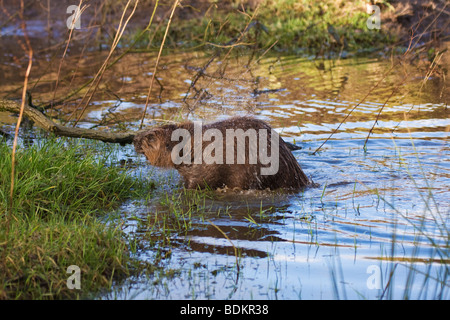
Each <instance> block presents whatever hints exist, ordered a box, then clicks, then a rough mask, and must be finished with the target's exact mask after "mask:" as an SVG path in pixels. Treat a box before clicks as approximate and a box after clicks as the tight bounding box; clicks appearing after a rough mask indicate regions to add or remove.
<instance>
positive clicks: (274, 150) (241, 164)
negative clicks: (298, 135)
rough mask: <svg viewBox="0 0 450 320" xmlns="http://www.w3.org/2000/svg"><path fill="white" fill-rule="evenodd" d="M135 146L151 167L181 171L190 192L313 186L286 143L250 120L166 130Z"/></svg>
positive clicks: (148, 134) (138, 138)
mask: <svg viewBox="0 0 450 320" xmlns="http://www.w3.org/2000/svg"><path fill="white" fill-rule="evenodd" d="M133 143H134V146H135V149H136V152H138V153H142V154H144V155H145V156H146V158H147V159H148V161H149V162H150V164H152V165H154V166H157V167H162V168H174V169H176V170H178V172H179V173H180V174H181V176H182V177H183V179H184V183H185V187H186V188H188V189H197V188H201V189H202V188H211V189H217V188H224V187H227V188H230V189H234V188H239V189H242V190H248V189H259V190H264V189H272V190H274V189H279V188H283V189H291V190H298V189H301V188H303V187H305V186H307V185H309V184H310V181H309V180H308V178H307V177H306V175H305V174H304V172H303V171H302V169H301V167H300V165H299V164H298V162H297V161H296V159H295V158H294V156H293V155H292V153H291V151H290V150H289V147H288V145H287V144H286V143H285V142H284V141H283V139H281V137H279V136H278V134H277V133H276V132H275V131H274V130H272V129H271V127H270V126H269V125H267V124H266V123H265V122H263V121H261V120H257V119H254V118H252V117H234V118H230V119H227V120H223V121H218V122H214V123H211V124H203V125H202V124H199V123H198V122H195V123H193V122H185V123H181V124H176V125H175V124H169V125H164V126H161V127H157V128H153V129H150V130H148V131H144V132H141V133H139V134H137V135H136V137H135V138H134V142H133Z"/></svg>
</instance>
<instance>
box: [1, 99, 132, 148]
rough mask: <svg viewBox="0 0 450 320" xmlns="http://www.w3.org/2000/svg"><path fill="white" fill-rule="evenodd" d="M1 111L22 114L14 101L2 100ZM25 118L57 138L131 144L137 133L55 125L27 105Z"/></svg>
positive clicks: (18, 105)
mask: <svg viewBox="0 0 450 320" xmlns="http://www.w3.org/2000/svg"><path fill="white" fill-rule="evenodd" d="M0 111H8V112H14V113H18V112H20V104H19V103H17V102H15V101H12V100H5V99H0ZM23 113H24V116H26V117H27V118H28V119H30V120H32V121H33V122H34V123H35V124H36V125H37V126H38V127H40V128H42V129H43V130H45V131H47V132H52V133H54V134H55V135H57V136H64V137H72V138H86V139H93V140H100V141H103V142H111V143H120V144H122V145H123V144H131V143H133V138H134V136H135V135H136V134H137V133H138V132H137V131H132V132H129V131H128V132H107V131H100V130H93V129H84V128H73V127H65V126H63V125H61V124H58V123H55V122H54V121H52V120H51V119H49V118H48V117H46V116H45V115H44V114H43V113H42V112H41V111H39V110H37V109H35V108H33V107H30V106H29V105H25V108H24V111H23Z"/></svg>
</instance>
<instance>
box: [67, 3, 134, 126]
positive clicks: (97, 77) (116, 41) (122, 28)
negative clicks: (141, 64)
mask: <svg viewBox="0 0 450 320" xmlns="http://www.w3.org/2000/svg"><path fill="white" fill-rule="evenodd" d="M130 2H131V0H128V2H127V4H126V6H125V8H124V10H123V12H122V16H121V18H120V22H119V26H118V28H117V32H116V35H115V37H114V40H113V44H112V46H111V49H110V50H109V54H108V56H107V57H106V59H105V62H104V63H103V64H102V66H101V67H100V69H99V71H98V72H97V74H96V75H95V77H94V80H93V81H92V82H91V85H90V87H89V89H88V90H87V91H86V93H85V95H84V96H83V98H82V99H81V101H80V103H79V104H78V106H77V108H76V109H78V107H79V106H80V105H81V104H82V103H83V101H84V99H85V98H86V97H87V95H88V94H89V92H91V89H92V87H94V88H93V90H92V92H91V94H90V96H89V98H88V100H87V101H86V103H85V105H84V107H83V109H82V110H81V112H80V114H79V115H78V118H77V120H76V121H75V122H74V124H73V126H74V127H75V126H76V125H77V123H78V122H79V121H80V119H81V117H82V116H83V114H84V112H85V111H86V108H87V106H88V105H89V103H90V102H91V100H92V97H93V96H94V93H95V91H97V88H98V86H99V84H100V81H101V80H102V78H103V75H104V73H105V70H106V67H107V66H108V62H109V60H110V59H111V56H112V54H113V52H114V50H115V49H116V47H117V45H118V44H119V41H120V39H121V38H122V35H123V32H124V31H125V28H126V26H127V24H128V22H129V21H130V19H131V17H132V16H133V15H134V12H135V11H136V7H137V5H138V3H139V0H136V1H135V3H134V7H133V10H132V12H131V13H130V15H129V16H128V18H127V20H126V21H125V23H124V24H123V25H122V22H123V19H124V17H125V13H126V11H127V9H128V6H129V5H130ZM74 114H75V112H73V113H72V114H71V116H70V117H69V119H68V121H70V120H71V119H72V117H73V116H74Z"/></svg>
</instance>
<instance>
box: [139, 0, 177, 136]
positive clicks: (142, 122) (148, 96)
mask: <svg viewBox="0 0 450 320" xmlns="http://www.w3.org/2000/svg"><path fill="white" fill-rule="evenodd" d="M180 1H181V0H175V3H174V4H173V7H172V12H171V13H170V17H169V22H167V27H166V31H165V33H164V37H163V40H162V42H161V45H160V47H159V52H158V57H157V58H156V63H155V67H154V69H153V74H152V79H151V81H150V87H149V88H148V93H147V99H146V101H145V107H144V111H143V112H142V116H141V124H140V125H139V130H141V129H142V125H143V124H144V118H145V115H146V114H147V108H148V103H149V101H150V95H151V92H152V88H153V83H154V81H155V77H156V72H157V70H158V64H159V59H160V58H161V53H162V50H163V47H164V43H165V42H166V37H167V33H168V32H169V27H170V23H171V22H172V18H173V14H174V12H175V9H176V8H177V6H178V3H179V2H180Z"/></svg>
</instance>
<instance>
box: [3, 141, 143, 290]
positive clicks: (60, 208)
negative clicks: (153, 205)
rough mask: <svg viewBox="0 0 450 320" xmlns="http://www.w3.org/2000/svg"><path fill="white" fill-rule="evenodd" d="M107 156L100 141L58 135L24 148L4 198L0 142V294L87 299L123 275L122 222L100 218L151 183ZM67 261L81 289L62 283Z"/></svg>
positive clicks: (6, 157) (7, 157)
mask: <svg viewBox="0 0 450 320" xmlns="http://www.w3.org/2000/svg"><path fill="white" fill-rule="evenodd" d="M111 153H112V150H111V148H108V147H107V146H106V145H104V146H101V145H99V143H94V144H93V143H88V144H86V143H84V144H83V143H81V142H75V141H69V140H66V139H56V138H49V139H45V140H42V141H37V142H36V143H34V144H33V145H32V146H29V147H25V146H23V147H21V148H19V149H18V151H17V163H16V172H17V176H16V180H15V187H14V189H15V190H14V199H13V203H9V199H8V197H9V187H10V173H11V148H10V146H8V145H7V144H6V143H4V142H0V155H1V157H0V212H1V216H2V219H3V221H4V222H3V223H2V226H3V227H2V228H1V229H0V244H1V245H0V257H1V259H2V261H1V263H0V283H1V287H0V298H7V299H36V298H39V299H42V298H43V299H45V298H48V299H58V298H75V297H78V298H82V297H89V296H91V295H92V294H93V293H95V292H98V291H99V290H100V289H102V288H107V287H108V286H110V285H111V283H112V281H113V280H114V279H118V278H121V277H124V276H125V275H128V274H129V267H130V262H131V258H130V255H129V250H128V244H127V242H126V241H125V238H124V237H123V232H122V231H121V229H120V225H115V223H111V224H110V225H105V223H104V221H102V220H101V216H102V215H103V214H104V213H106V212H108V211H111V210H114V208H116V207H117V205H118V204H119V203H120V202H121V201H124V200H125V199H128V198H130V197H137V196H140V197H144V193H145V192H148V191H149V190H150V188H151V184H150V183H148V182H143V181H141V180H139V179H137V178H135V177H131V176H130V175H129V174H128V173H127V171H126V170H125V169H123V168H120V167H119V166H117V165H110V164H109V162H110V161H111ZM9 208H12V209H11V212H10V213H8V214H7V212H8V211H9V210H10V209H9ZM6 221H7V222H6ZM7 223H8V224H9V228H6V224H7ZM71 265H75V266H78V267H79V268H80V275H81V290H76V289H72V290H70V289H69V288H68V286H67V279H68V278H69V277H70V275H71V273H67V268H68V267H69V266H71Z"/></svg>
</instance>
